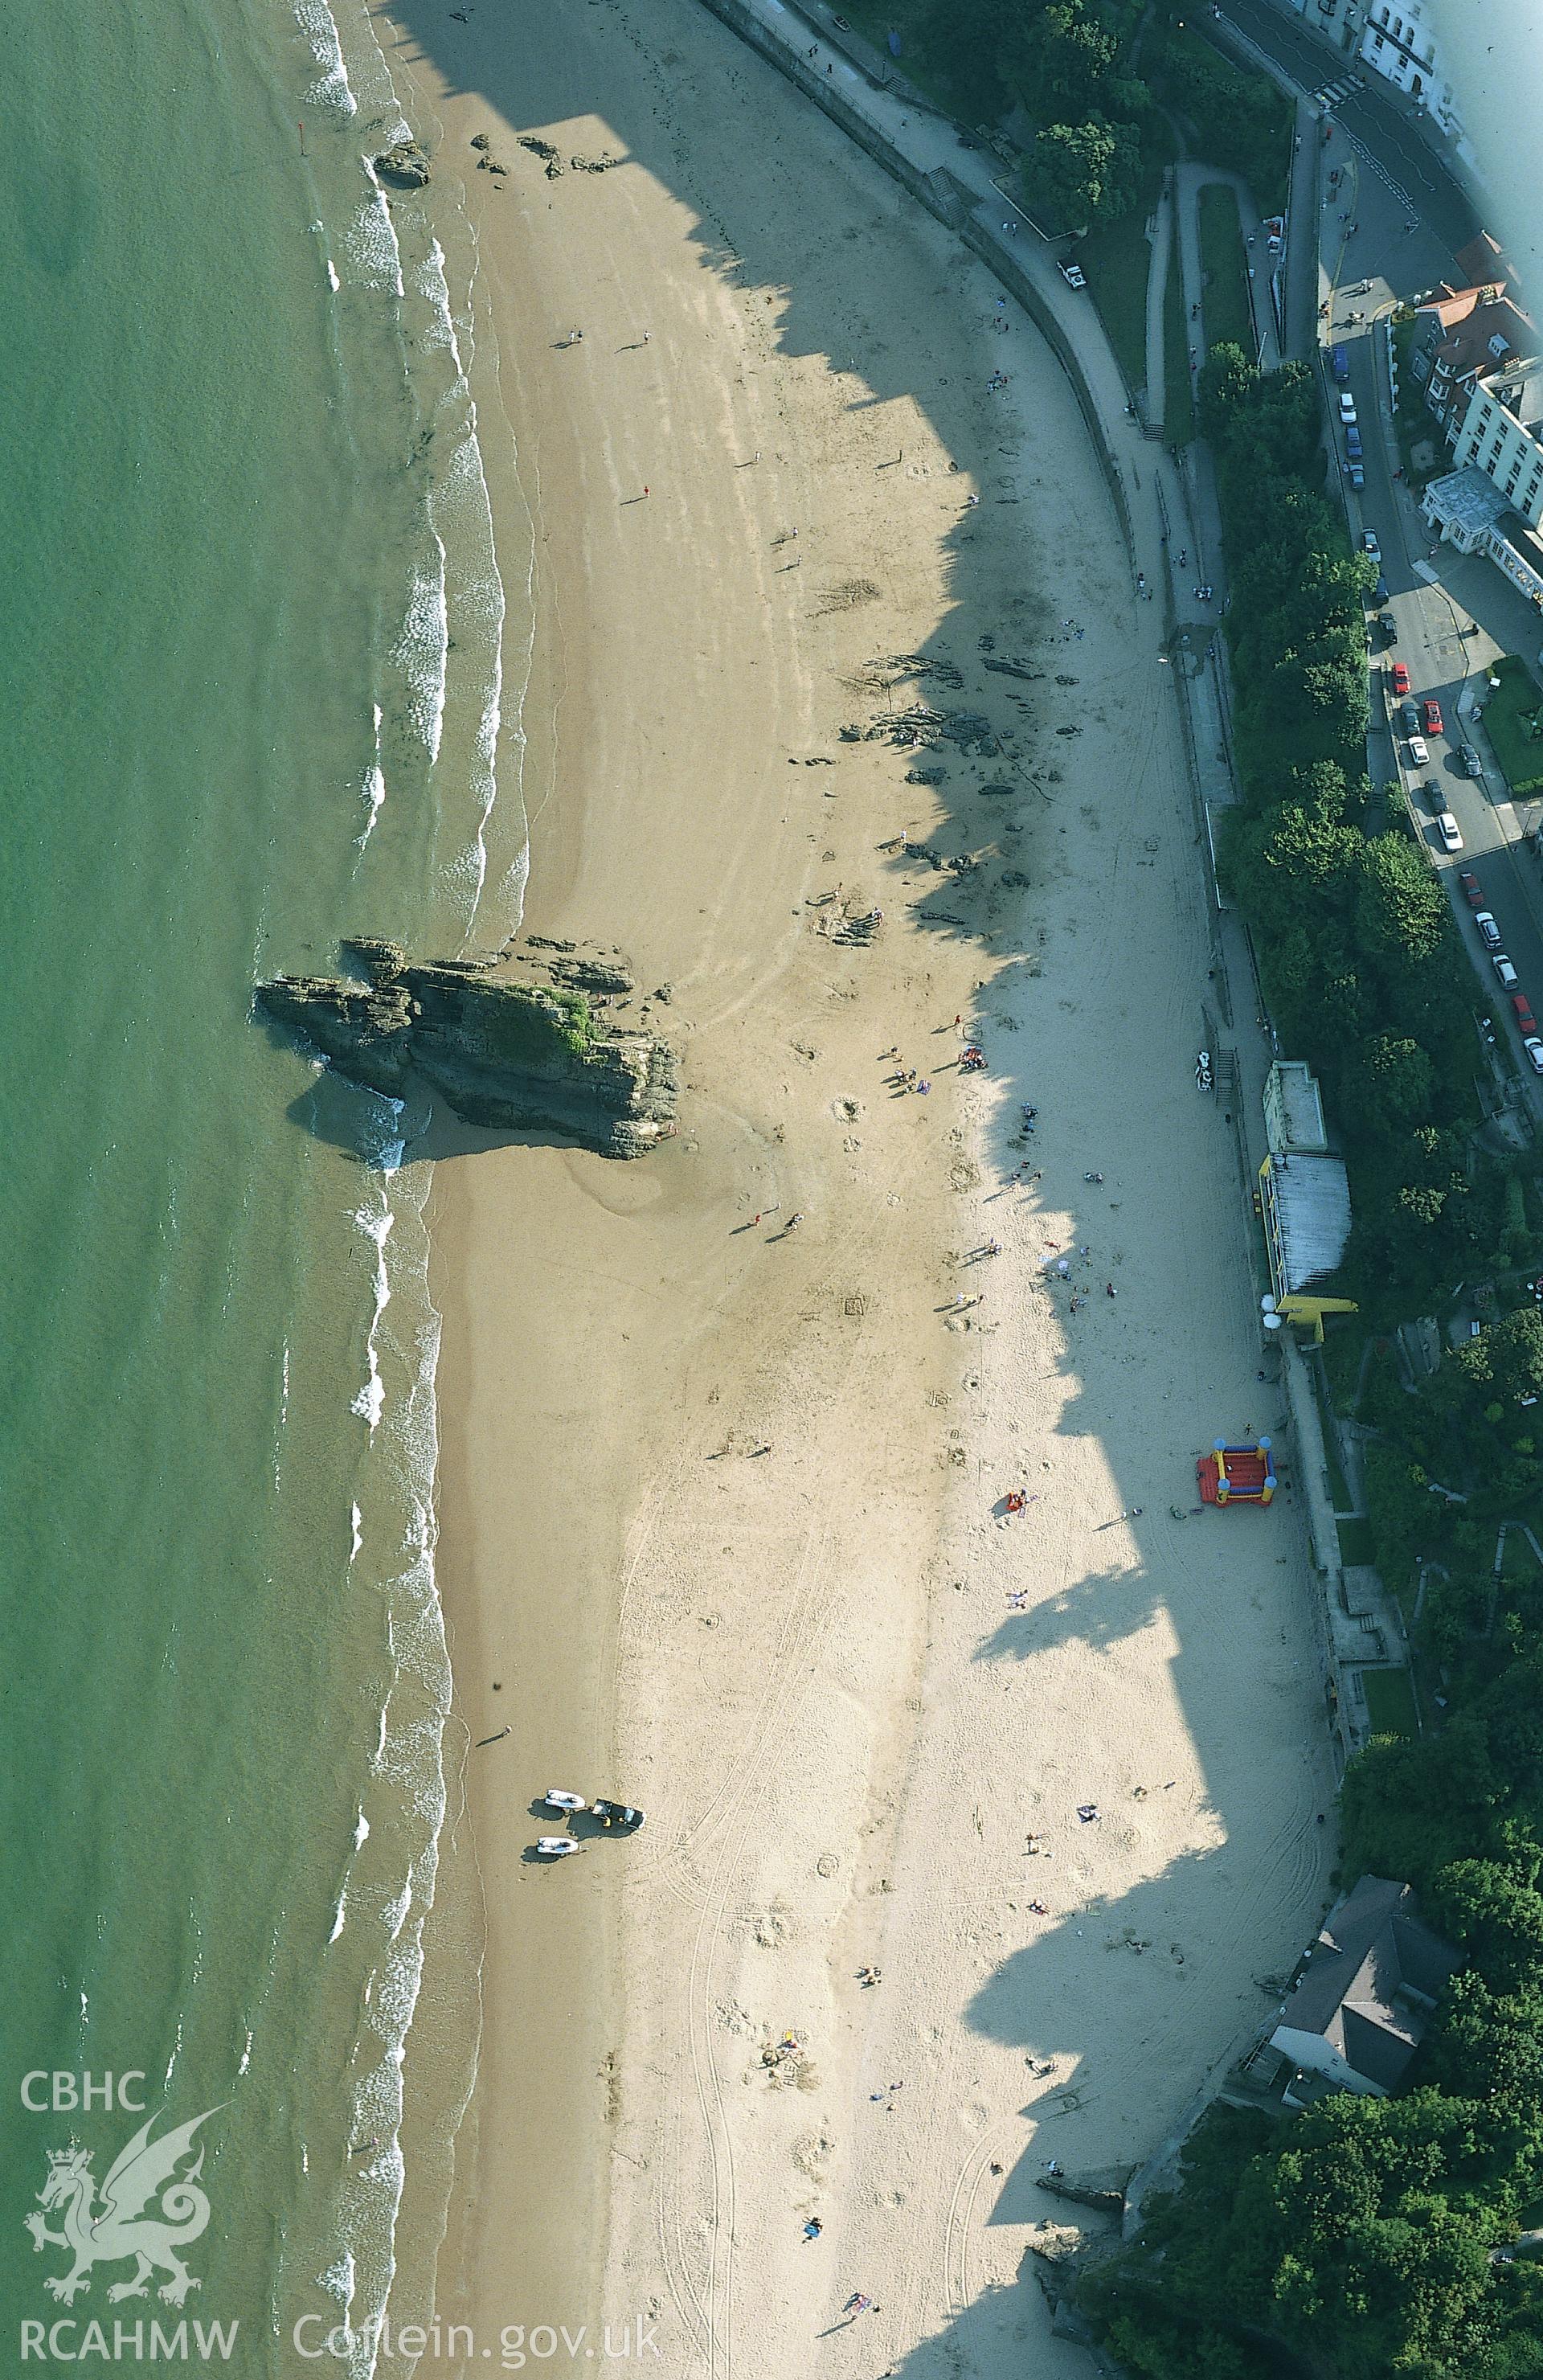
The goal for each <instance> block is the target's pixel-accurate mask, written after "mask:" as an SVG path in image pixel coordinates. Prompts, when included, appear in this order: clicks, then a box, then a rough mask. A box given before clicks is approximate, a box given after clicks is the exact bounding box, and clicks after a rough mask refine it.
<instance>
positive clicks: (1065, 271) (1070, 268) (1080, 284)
mask: <svg viewBox="0 0 1543 2380" xmlns="http://www.w3.org/2000/svg"><path fill="white" fill-rule="evenodd" d="M1057 261H1059V260H1057ZM1061 278H1062V279H1063V281H1064V283H1065V284H1066V286H1067V287H1068V288H1069V289H1086V288H1087V273H1084V271H1083V269H1082V267H1081V265H1080V264H1063V265H1062V267H1061Z"/></svg>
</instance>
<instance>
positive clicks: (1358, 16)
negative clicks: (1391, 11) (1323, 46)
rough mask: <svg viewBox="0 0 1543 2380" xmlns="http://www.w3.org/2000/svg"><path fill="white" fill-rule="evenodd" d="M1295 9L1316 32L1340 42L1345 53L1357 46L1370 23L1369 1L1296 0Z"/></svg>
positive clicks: (1294, 1) (1327, 38)
mask: <svg viewBox="0 0 1543 2380" xmlns="http://www.w3.org/2000/svg"><path fill="white" fill-rule="evenodd" d="M1292 6H1294V8H1295V10H1296V13H1297V15H1298V16H1299V17H1303V18H1306V21H1307V23H1308V24H1309V25H1310V26H1311V27H1312V30H1314V32H1316V33H1321V34H1323V36H1324V37H1325V39H1326V40H1328V41H1330V42H1338V44H1339V46H1340V48H1341V49H1342V50H1353V49H1354V48H1355V43H1356V42H1357V40H1358V39H1359V37H1360V33H1361V29H1362V27H1363V26H1364V25H1365V23H1366V21H1367V0H1292Z"/></svg>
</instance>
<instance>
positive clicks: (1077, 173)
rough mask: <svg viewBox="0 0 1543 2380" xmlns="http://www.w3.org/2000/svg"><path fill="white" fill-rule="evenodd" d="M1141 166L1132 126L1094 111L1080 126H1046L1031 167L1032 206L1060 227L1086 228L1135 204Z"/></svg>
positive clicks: (1028, 185)
mask: <svg viewBox="0 0 1543 2380" xmlns="http://www.w3.org/2000/svg"><path fill="white" fill-rule="evenodd" d="M1140 170H1141V158H1140V151H1139V148H1138V146H1137V143H1136V135H1135V134H1134V133H1133V132H1132V131H1131V129H1130V128H1129V127H1128V126H1127V125H1123V124H1110V123H1108V122H1107V121H1106V120H1105V118H1104V117H1102V116H1101V115H1089V116H1088V117H1087V120H1086V121H1085V122H1084V123H1081V124H1047V125H1045V126H1043V127H1042V128H1040V130H1039V132H1037V133H1036V134H1035V136H1034V146H1033V148H1032V150H1031V151H1030V152H1029V158H1028V164H1027V168H1026V172H1027V183H1026V188H1027V191H1028V194H1029V199H1028V203H1029V205H1030V208H1031V210H1033V211H1041V210H1042V212H1044V213H1045V214H1046V215H1048V216H1049V217H1050V219H1051V224H1052V225H1053V226H1054V227H1055V228H1056V229H1058V230H1063V231H1081V230H1085V229H1086V228H1087V225H1090V224H1094V223H1103V222H1106V221H1108V220H1109V218H1111V217H1112V216H1114V215H1123V214H1127V213H1128V212H1130V210H1131V208H1132V207H1133V206H1134V205H1135V204H1136V195H1137V190H1138V187H1139V177H1140Z"/></svg>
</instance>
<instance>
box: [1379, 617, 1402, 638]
mask: <svg viewBox="0 0 1543 2380" xmlns="http://www.w3.org/2000/svg"><path fill="white" fill-rule="evenodd" d="M1377 625H1378V626H1379V628H1380V629H1381V631H1382V635H1383V638H1384V640H1385V641H1386V642H1387V643H1388V644H1390V645H1396V644H1397V642H1398V622H1397V621H1396V620H1395V619H1394V617H1393V615H1392V613H1391V612H1379V613H1378V615H1377Z"/></svg>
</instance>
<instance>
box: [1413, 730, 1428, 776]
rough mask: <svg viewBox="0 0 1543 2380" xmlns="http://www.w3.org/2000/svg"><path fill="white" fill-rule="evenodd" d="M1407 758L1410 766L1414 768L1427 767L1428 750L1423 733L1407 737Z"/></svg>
mask: <svg viewBox="0 0 1543 2380" xmlns="http://www.w3.org/2000/svg"><path fill="white" fill-rule="evenodd" d="M1409 759H1410V764H1411V766H1412V767H1414V768H1416V769H1427V768H1428V767H1429V765H1430V752H1429V749H1428V746H1427V744H1426V740H1425V737H1424V736H1423V735H1411V737H1410V738H1409Z"/></svg>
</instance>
